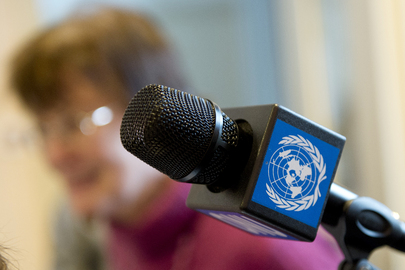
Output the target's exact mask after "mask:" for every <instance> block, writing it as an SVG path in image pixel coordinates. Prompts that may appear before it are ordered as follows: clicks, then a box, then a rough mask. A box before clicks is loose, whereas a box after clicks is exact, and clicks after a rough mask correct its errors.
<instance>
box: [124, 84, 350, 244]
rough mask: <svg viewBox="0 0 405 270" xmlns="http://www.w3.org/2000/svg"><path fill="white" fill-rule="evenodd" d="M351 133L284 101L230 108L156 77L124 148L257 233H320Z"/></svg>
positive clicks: (137, 106)
mask: <svg viewBox="0 0 405 270" xmlns="http://www.w3.org/2000/svg"><path fill="white" fill-rule="evenodd" d="M345 140H346V139H345V137H343V136H341V135H339V134H337V133H335V132H333V131H331V130H329V129H327V128H325V127H322V126H320V125H318V124H316V123H314V122H312V121H310V120H308V119H306V118H304V117H303V116H300V115H298V114H296V113H294V112H292V111H290V110H289V109H287V108H285V107H283V106H280V105H278V104H271V105H261V106H250V107H240V108H229V109H226V110H225V112H223V111H222V110H221V109H220V108H219V106H218V105H216V104H215V103H214V102H212V101H210V100H207V99H204V98H201V97H198V96H194V95H191V94H188V93H186V92H183V91H180V90H177V89H174V88H170V87H166V86H162V85H153V84H152V85H149V86H146V87H145V88H143V89H142V90H140V91H139V92H138V93H137V94H136V95H135V96H134V97H133V99H132V100H131V102H130V103H129V105H128V107H127V109H126V111H125V114H124V116H123V120H122V123H121V141H122V144H123V146H124V147H125V149H127V150H128V151H129V152H130V153H132V154H133V155H135V156H137V157H138V158H139V159H141V160H143V161H144V162H146V163H147V164H149V165H151V166H152V167H154V168H156V169H157V170H159V171H161V172H163V173H164V174H166V175H168V176H169V177H170V178H172V179H173V180H176V181H179V182H184V183H190V184H192V187H191V190H190V193H189V195H188V198H187V206H188V207H190V208H192V209H195V210H197V211H199V212H201V213H203V214H206V215H209V216H211V217H213V218H216V219H218V220H221V221H223V222H226V223H228V224H230V225H232V226H235V227H237V228H239V229H242V230H245V231H247V232H249V233H251V234H254V235H260V236H268V237H275V238H281V239H290V240H301V241H313V240H314V239H315V236H316V234H317V230H318V227H319V224H320V222H321V218H322V216H323V212H324V209H325V206H326V202H327V198H328V196H329V189H330V187H331V184H332V182H333V178H334V176H335V173H336V170H337V166H338V163H339V160H340V157H341V153H342V150H343V146H344V143H345Z"/></svg>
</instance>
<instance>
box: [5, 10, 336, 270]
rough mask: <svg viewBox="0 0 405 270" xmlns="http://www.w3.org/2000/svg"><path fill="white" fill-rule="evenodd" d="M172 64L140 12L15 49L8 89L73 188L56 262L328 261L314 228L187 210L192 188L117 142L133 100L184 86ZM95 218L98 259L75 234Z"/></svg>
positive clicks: (66, 26) (189, 265)
mask: <svg viewBox="0 0 405 270" xmlns="http://www.w3.org/2000/svg"><path fill="white" fill-rule="evenodd" d="M176 67H178V65H177V64H176V62H175V59H174V57H173V54H172V52H171V50H170V47H169V45H168V44H167V43H166V41H165V40H164V39H163V37H162V35H161V34H160V33H159V32H158V31H157V29H156V28H155V27H154V26H153V25H152V24H151V23H150V22H149V21H148V20H147V19H145V18H144V17H143V16H141V15H139V14H136V13H131V12H128V11H122V10H116V9H101V10H98V11H97V12H93V13H90V14H89V13H87V14H84V15H82V16H78V17H73V18H70V19H68V20H66V21H64V22H62V23H60V24H59V25H56V26H54V27H52V28H50V29H46V30H44V31H43V32H42V33H40V34H39V35H37V36H36V37H35V38H33V39H32V40H31V41H29V42H28V43H27V44H25V46H24V47H23V48H22V49H21V50H20V51H19V52H18V54H17V55H16V57H15V59H14V62H13V65H12V82H13V85H14V88H15V89H16V91H17V93H18V94H19V95H20V97H21V99H22V101H23V102H24V103H25V104H26V105H27V106H28V107H29V108H30V110H31V111H32V112H33V114H34V115H35V116H36V118H37V120H38V125H39V127H40V130H41V132H42V137H43V141H44V151H45V154H46V157H47V159H48V160H49V162H50V164H51V165H52V166H53V167H54V168H56V169H57V171H59V172H60V173H61V175H62V177H63V180H64V183H65V184H66V187H67V190H68V194H69V204H68V207H67V208H65V210H63V211H61V213H60V218H59V222H58V223H57V224H58V225H57V226H56V228H57V232H58V233H57V241H56V243H57V246H56V251H57V264H56V267H57V269H59V270H60V269H100V267H104V265H103V264H102V263H101V264H100V261H102V260H103V259H105V260H106V261H107V266H108V267H110V268H111V269H336V268H337V265H338V263H339V261H340V260H341V259H342V257H341V254H340V252H339V251H338V250H337V247H336V245H335V243H334V242H333V241H332V240H331V238H330V237H329V236H328V235H326V234H324V232H323V231H322V230H321V232H320V235H318V237H317V239H316V240H315V242H314V243H299V242H289V241H281V240H275V239H269V238H261V237H254V236H252V235H250V234H247V233H245V232H242V231H239V230H237V229H235V228H233V227H230V226H228V225H226V224H223V223H221V222H219V221H216V220H214V219H212V218H209V217H206V216H204V215H201V214H199V213H197V212H195V211H192V210H190V209H188V208H186V206H185V198H186V196H187V193H188V189H189V186H188V185H185V184H179V183H177V182H175V181H172V180H170V179H168V177H167V176H165V175H163V174H161V173H160V172H158V171H156V170H155V169H153V168H152V167H150V166H149V165H147V164H145V163H143V162H142V161H140V160H139V159H137V158H136V157H134V156H132V155H131V154H129V153H127V152H126V150H124V148H123V147H122V145H121V142H120V135H119V130H120V123H121V117H122V115H123V113H124V110H125V108H126V106H127V104H128V102H129V100H130V98H131V97H132V96H133V95H134V94H135V93H136V92H137V91H138V90H140V89H141V88H142V87H144V86H145V85H148V84H151V83H156V84H163V85H168V86H170V87H174V88H177V89H180V90H186V91H187V90H188V89H186V87H185V85H184V82H183V79H182V77H181V75H180V73H179V71H178V70H177V68H176ZM96 119H98V120H96ZM100 119H101V120H100ZM93 220H103V221H104V222H105V223H106V224H107V228H106V231H105V232H104V235H105V236H106V238H107V241H106V243H105V244H104V245H103V246H102V249H103V250H104V252H105V254H106V255H105V256H103V255H101V256H100V254H102V253H97V252H90V251H89V250H97V249H98V247H99V245H97V244H95V245H93V244H89V243H93V242H92V241H91V239H90V237H88V234H87V233H86V231H85V230H83V228H84V227H86V226H87V225H88V224H90V223H91V221H93ZM76 221H77V222H76ZM78 224H84V225H85V226H82V225H78ZM79 238H80V239H81V240H78V239H79ZM80 243H87V244H80ZM74 264H78V265H77V266H75V267H76V268H73V265H74ZM79 264H80V265H79ZM80 267H81V268H80Z"/></svg>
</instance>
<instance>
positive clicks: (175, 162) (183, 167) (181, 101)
mask: <svg viewBox="0 0 405 270" xmlns="http://www.w3.org/2000/svg"><path fill="white" fill-rule="evenodd" d="M222 115H223V118H224V124H223V131H222V132H223V133H222V136H221V138H222V140H223V141H224V143H225V144H228V145H230V146H233V147H235V146H236V144H237V127H236V124H235V123H234V122H233V120H232V119H230V118H229V117H227V116H226V115H225V114H224V113H222ZM215 123H216V122H215V108H214V106H213V104H212V103H211V102H210V101H208V100H205V99H203V98H200V97H197V96H194V95H191V94H187V93H185V92H182V91H179V90H176V89H173V88H169V87H165V86H161V85H149V86H147V87H145V88H143V89H142V90H141V91H139V92H138V93H137V94H136V95H135V96H134V97H133V99H132V100H131V102H130V104H129V105H128V107H127V109H126V112H125V114H124V117H123V120H122V124H121V141H122V144H123V145H124V147H125V148H126V149H127V150H128V151H129V152H130V153H132V154H133V155H135V156H137V157H138V158H140V159H141V160H143V161H145V162H146V163H147V164H149V165H151V166H152V167H154V168H156V169H158V170H159V171H161V172H163V173H165V174H166V175H168V176H169V177H170V178H172V179H175V180H176V179H181V178H183V177H185V176H187V175H188V174H189V173H191V172H192V171H193V170H194V169H195V168H196V167H197V166H200V165H201V162H202V160H203V158H204V156H205V154H206V152H207V149H208V148H209V146H210V144H211V140H212V136H213V134H214V130H215ZM228 158H229V155H228V153H227V151H225V150H224V149H223V148H221V147H219V148H218V149H217V150H216V151H215V153H214V154H213V157H212V158H211V159H210V162H209V164H208V165H207V166H206V168H202V171H201V173H200V174H198V175H197V177H195V179H192V181H190V182H194V183H201V184H207V183H210V182H212V181H214V180H215V179H216V177H218V175H219V174H220V172H221V171H222V170H223V169H224V167H225V166H226V161H227V159H228Z"/></svg>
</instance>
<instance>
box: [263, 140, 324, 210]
mask: <svg viewBox="0 0 405 270" xmlns="http://www.w3.org/2000/svg"><path fill="white" fill-rule="evenodd" d="M279 144H281V145H282V146H281V147H279V148H278V149H277V150H276V151H274V153H273V154H272V156H271V158H270V160H269V161H268V177H269V183H268V184H266V187H267V190H266V193H267V195H269V198H270V200H271V201H273V202H274V203H275V204H276V206H277V207H279V208H284V209H285V210H288V211H302V210H305V209H308V208H309V207H311V206H313V205H315V203H316V202H317V201H318V198H319V197H320V196H321V193H320V190H319V184H320V183H321V182H322V181H323V180H324V179H326V176H325V173H326V164H325V163H324V160H323V157H322V155H321V154H320V153H319V150H318V148H316V147H315V146H314V145H313V144H312V143H311V142H310V141H309V140H307V139H305V138H303V137H302V136H300V135H298V136H294V135H290V136H286V137H283V139H282V140H281V141H280V142H279Z"/></svg>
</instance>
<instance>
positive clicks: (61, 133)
mask: <svg viewBox="0 0 405 270" xmlns="http://www.w3.org/2000/svg"><path fill="white" fill-rule="evenodd" d="M65 79H66V80H65V81H64V86H65V87H64V88H63V93H65V94H64V97H63V99H61V102H60V105H58V106H55V108H53V109H51V110H47V111H46V112H44V113H41V114H40V115H39V117H38V118H39V119H38V120H39V124H40V126H41V127H42V130H43V133H44V134H43V135H44V147H45V154H46V157H47V159H48V160H49V162H50V164H51V165H52V166H53V167H54V168H56V169H57V170H58V171H59V172H60V173H61V174H62V176H63V180H64V182H65V184H66V187H67V190H68V194H69V197H70V200H71V205H72V206H73V209H74V210H75V212H76V213H77V214H79V215H81V216H84V217H93V216H103V217H107V218H113V219H118V220H119V219H122V220H125V219H130V218H131V215H132V214H136V212H139V211H138V210H139V209H137V207H140V206H144V205H143V204H144V203H145V200H148V199H150V197H151V194H153V192H152V193H151V190H153V189H156V186H158V185H159V183H160V182H161V181H163V179H165V177H164V176H163V175H162V174H161V173H160V172H158V171H157V170H155V169H153V168H152V167H150V166H149V165H147V164H146V163H144V162H142V161H141V160H139V159H138V158H136V157H134V156H133V155H131V154H130V153H128V152H127V151H126V150H125V149H124V147H123V146H122V145H121V141H120V124H121V118H122V115H123V113H124V110H125V105H122V104H120V103H119V102H118V101H114V98H111V97H109V96H106V95H104V94H103V92H102V91H99V90H98V89H96V87H95V85H94V84H93V83H92V82H91V81H90V80H88V79H86V78H85V77H84V76H81V75H80V74H74V73H73V74H69V76H66V78H65ZM121 103H122V102H121ZM103 106H108V107H109V108H110V109H111V110H112V113H113V117H112V120H111V122H109V123H108V124H106V125H104V126H94V125H92V124H90V125H89V126H88V127H87V129H85V130H83V131H81V130H80V129H79V128H78V124H79V122H80V120H81V119H87V121H89V118H86V117H85V116H86V115H85V113H90V112H93V111H95V110H96V109H97V108H100V107H103ZM89 115H90V114H88V115H87V116H89ZM108 115H109V114H108V110H107V114H106V115H104V117H107V120H106V121H107V122H108ZM101 116H102V117H103V115H101ZM82 124H83V121H82ZM84 133H86V134H87V135H85V134H84ZM146 197H147V198H146Z"/></svg>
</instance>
